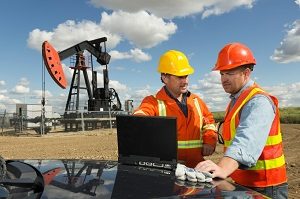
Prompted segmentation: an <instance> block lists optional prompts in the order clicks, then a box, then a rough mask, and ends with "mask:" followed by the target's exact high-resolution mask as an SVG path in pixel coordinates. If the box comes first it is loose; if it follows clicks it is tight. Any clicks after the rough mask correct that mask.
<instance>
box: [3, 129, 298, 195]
mask: <svg viewBox="0 0 300 199" xmlns="http://www.w3.org/2000/svg"><path fill="white" fill-rule="evenodd" d="M282 135H283V142H284V152H285V157H286V162H287V171H288V177H289V179H288V183H289V198H299V196H298V195H299V194H300V191H299V189H300V169H299V167H300V163H299V160H298V159H299V157H300V156H299V154H300V124H288V125H287V124H283V125H282ZM116 140H117V137H116V131H115V130H103V129H102V130H99V129H98V130H94V131H89V132H73V133H64V132H61V131H56V132H51V133H48V134H47V135H43V136H42V137H41V136H38V135H37V134H36V133H34V132H30V131H25V132H23V133H18V134H15V133H14V132H13V131H8V132H4V133H3V136H1V134H0V154H1V155H2V156H3V157H4V158H5V159H109V160H116V159H117V141H116ZM221 156H222V146H221V145H218V147H217V150H216V152H215V154H214V155H213V156H211V157H209V158H210V159H212V160H217V159H218V158H219V157H221Z"/></svg>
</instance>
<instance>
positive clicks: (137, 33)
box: [100, 11, 177, 48]
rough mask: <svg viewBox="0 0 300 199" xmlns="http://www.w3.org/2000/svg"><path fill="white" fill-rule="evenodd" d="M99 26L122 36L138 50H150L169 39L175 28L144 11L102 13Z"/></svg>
mask: <svg viewBox="0 0 300 199" xmlns="http://www.w3.org/2000/svg"><path fill="white" fill-rule="evenodd" d="M100 24H101V26H102V27H103V28H104V29H105V30H108V31H110V32H113V33H117V34H120V35H124V37H125V38H126V39H128V40H129V42H131V43H132V44H133V45H135V46H137V47H139V48H151V47H153V46H156V45H157V44H159V43H161V42H163V41H166V40H168V39H169V37H170V35H172V34H174V33H175V31H176V29H177V26H176V25H175V24H174V23H173V22H165V21H164V20H163V19H162V18H158V17H156V16H155V15H153V14H149V13H147V12H145V11H139V12H136V13H128V12H123V11H116V12H113V13H112V14H111V15H109V14H107V13H106V12H103V13H102V20H101V23H100Z"/></svg>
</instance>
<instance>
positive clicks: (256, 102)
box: [195, 43, 288, 199]
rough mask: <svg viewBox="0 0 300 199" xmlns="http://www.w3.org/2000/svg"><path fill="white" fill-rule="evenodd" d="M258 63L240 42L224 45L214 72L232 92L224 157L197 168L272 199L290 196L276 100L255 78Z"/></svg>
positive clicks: (225, 135)
mask: <svg viewBox="0 0 300 199" xmlns="http://www.w3.org/2000/svg"><path fill="white" fill-rule="evenodd" d="M255 64H256V60H255V58H254V56H253V53H252V52H251V50H250V49H249V48H248V47H247V46H245V45H243V44H241V43H230V44H227V45H225V46H224V47H223V48H222V49H221V51H220V52H219V55H218V59H217V62H216V64H215V67H214V68H213V70H217V71H220V74H221V83H222V86H223V88H224V90H225V92H226V93H229V94H230V98H231V102H230V103H229V105H228V107H227V110H226V113H225V118H224V123H223V131H222V136H223V139H224V151H225V154H224V156H223V158H221V160H220V161H219V162H218V163H217V164H215V163H214V162H212V161H211V160H206V161H203V162H200V163H199V164H198V165H197V166H196V167H195V169H196V170H198V171H208V172H211V173H212V176H213V177H219V178H224V179H225V178H227V177H231V178H232V180H233V181H235V182H236V183H237V184H241V185H243V186H246V187H250V188H251V189H254V190H256V191H258V192H261V193H263V194H265V195H267V196H269V197H271V198H273V199H274V198H287V195H288V190H287V187H288V185H287V174H286V166H285V164H286V163H285V158H284V154H283V146H282V137H281V131H280V120H279V108H278V100H277V98H276V97H274V96H272V95H270V94H269V93H267V92H266V91H264V90H263V89H262V88H260V87H259V86H258V85H257V84H256V83H255V82H254V81H253V80H251V77H250V75H251V72H252V70H253V67H254V65H255Z"/></svg>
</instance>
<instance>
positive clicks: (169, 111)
mask: <svg viewBox="0 0 300 199" xmlns="http://www.w3.org/2000/svg"><path fill="white" fill-rule="evenodd" d="M158 100H161V101H163V102H164V104H165V107H166V115H167V116H174V117H176V118H177V140H178V143H185V141H196V142H197V141H199V140H201V141H200V142H201V144H200V146H198V147H191V146H189V147H178V160H179V161H183V164H185V165H186V166H188V167H195V166H196V165H197V163H199V162H200V161H203V160H204V159H203V156H202V141H203V144H209V145H211V146H213V147H215V145H216V142H217V134H216V133H215V125H214V122H215V121H214V119H213V115H212V113H211V112H210V111H209V110H208V108H207V106H206V104H205V103H204V102H203V101H202V100H201V99H200V97H198V96H197V95H194V94H190V95H189V96H187V101H186V103H187V107H188V116H187V117H186V116H185V115H184V113H183V112H182V110H181V109H180V107H179V106H178V105H177V103H176V101H175V100H174V99H172V98H171V97H170V96H168V94H167V93H166V91H165V90H164V88H162V89H161V90H160V91H159V92H158V93H157V94H156V96H155V97H154V96H147V97H145V98H144V99H143V101H142V103H141V105H140V106H139V108H138V109H137V110H135V112H134V114H144V115H149V116H159V108H158ZM194 100H197V101H198V104H199V107H200V112H201V115H202V116H200V115H199V113H198V110H197V107H196V105H195V101H194Z"/></svg>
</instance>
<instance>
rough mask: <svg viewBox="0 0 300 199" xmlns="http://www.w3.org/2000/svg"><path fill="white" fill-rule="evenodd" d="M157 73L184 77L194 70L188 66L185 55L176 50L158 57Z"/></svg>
mask: <svg viewBox="0 0 300 199" xmlns="http://www.w3.org/2000/svg"><path fill="white" fill-rule="evenodd" d="M157 71H158V72H160V73H167V74H171V75H175V76H185V75H190V74H193V73H194V69H193V67H192V66H190V64H189V60H188V59H187V57H186V56H185V54H183V53H182V52H180V51H177V50H169V51H167V52H165V53H164V54H163V55H162V56H161V57H160V60H159V63H158V67H157Z"/></svg>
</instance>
